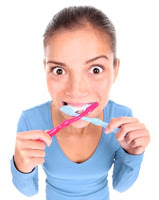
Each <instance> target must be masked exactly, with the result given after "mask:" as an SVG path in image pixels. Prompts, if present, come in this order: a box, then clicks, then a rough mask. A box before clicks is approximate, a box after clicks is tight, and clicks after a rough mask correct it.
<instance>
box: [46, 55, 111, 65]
mask: <svg viewBox="0 0 159 200" xmlns="http://www.w3.org/2000/svg"><path fill="white" fill-rule="evenodd" d="M99 58H105V59H107V60H109V58H108V57H107V56H106V55H100V56H97V57H95V58H91V59H90V60H87V61H86V62H85V64H89V63H91V62H93V61H95V60H97V59H99ZM49 63H52V64H56V65H62V66H66V64H65V63H62V62H58V61H54V60H49V61H47V64H49Z"/></svg>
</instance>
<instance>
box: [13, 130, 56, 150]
mask: <svg viewBox="0 0 159 200" xmlns="http://www.w3.org/2000/svg"><path fill="white" fill-rule="evenodd" d="M17 137H18V138H20V139H24V140H28V139H31V140H37V139H39V138H40V139H41V140H43V141H44V142H45V143H46V145H47V146H50V144H51V142H52V138H51V137H50V136H49V134H47V133H46V132H44V131H41V130H33V131H26V132H20V133H18V134H17Z"/></svg>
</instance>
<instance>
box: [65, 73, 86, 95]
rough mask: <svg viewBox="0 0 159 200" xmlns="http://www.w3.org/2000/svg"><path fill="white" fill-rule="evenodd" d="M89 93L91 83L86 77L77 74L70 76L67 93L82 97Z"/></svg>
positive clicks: (66, 87)
mask: <svg viewBox="0 0 159 200" xmlns="http://www.w3.org/2000/svg"><path fill="white" fill-rule="evenodd" d="M88 93H89V85H88V83H87V81H86V80H85V79H84V77H82V76H80V75H77V74H76V76H72V77H69V78H68V80H67V83H66V86H65V94H66V95H68V96H70V97H74V98H81V97H84V96H87V95H88Z"/></svg>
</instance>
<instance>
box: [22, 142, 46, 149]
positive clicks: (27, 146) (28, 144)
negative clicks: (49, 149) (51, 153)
mask: <svg viewBox="0 0 159 200" xmlns="http://www.w3.org/2000/svg"><path fill="white" fill-rule="evenodd" d="M18 146H19V147H20V148H21V149H39V150H44V149H45V144H44V143H43V142H39V141H35V140H19V141H18Z"/></svg>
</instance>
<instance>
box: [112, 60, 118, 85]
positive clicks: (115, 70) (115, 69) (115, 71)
mask: <svg viewBox="0 0 159 200" xmlns="http://www.w3.org/2000/svg"><path fill="white" fill-rule="evenodd" d="M119 67H120V59H119V58H117V62H116V66H114V80H113V83H114V82H115V80H116V78H117V76H118V72H119Z"/></svg>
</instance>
